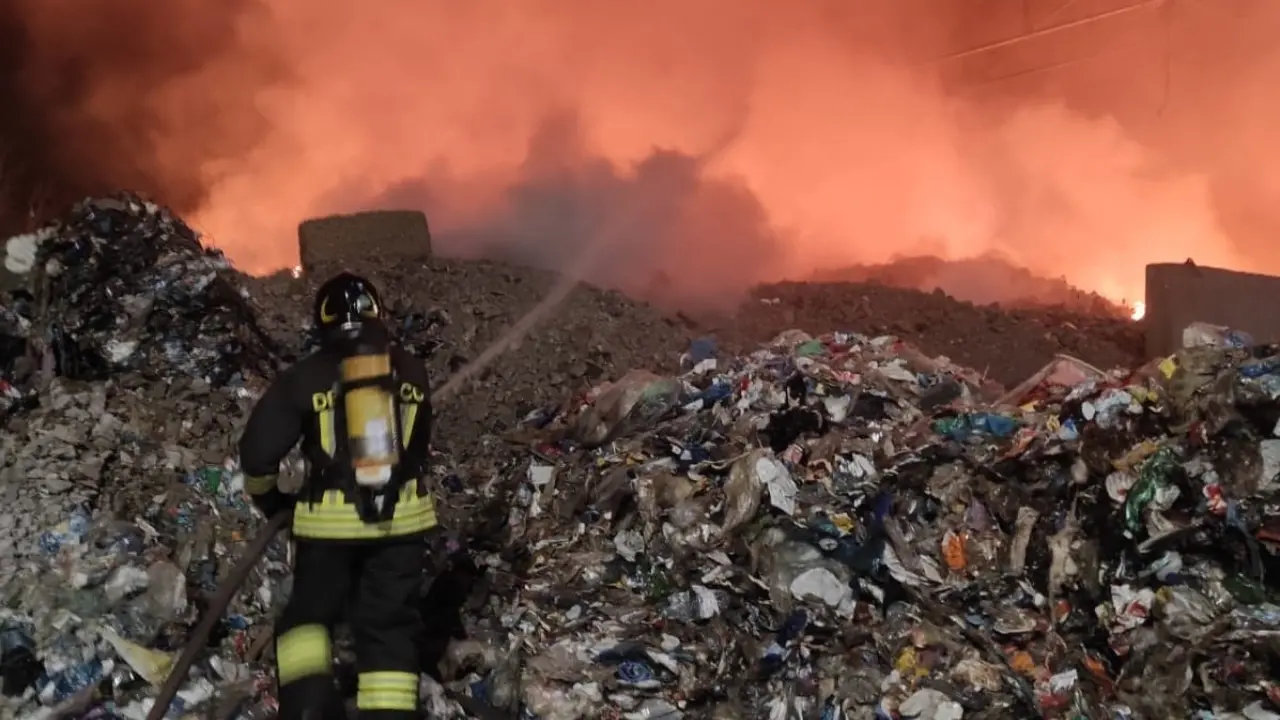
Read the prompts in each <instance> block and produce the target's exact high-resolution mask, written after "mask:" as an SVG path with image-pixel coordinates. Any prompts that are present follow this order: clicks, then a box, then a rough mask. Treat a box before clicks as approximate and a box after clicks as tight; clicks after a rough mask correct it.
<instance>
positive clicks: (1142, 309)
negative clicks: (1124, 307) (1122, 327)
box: [1129, 302, 1147, 321]
mask: <svg viewBox="0 0 1280 720" xmlns="http://www.w3.org/2000/svg"><path fill="white" fill-rule="evenodd" d="M1146 315H1147V304H1146V303H1143V302H1136V303H1134V304H1133V311H1132V312H1130V313H1129V317H1130V318H1132V319H1133V320H1134V321H1138V320H1141V319H1142V318H1144V317H1146Z"/></svg>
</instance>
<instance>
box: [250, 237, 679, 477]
mask: <svg viewBox="0 0 1280 720" xmlns="http://www.w3.org/2000/svg"><path fill="white" fill-rule="evenodd" d="M342 269H346V270H351V271H354V272H357V273H359V274H361V275H363V276H365V277H368V278H369V279H370V280H372V281H373V283H374V284H375V285H376V286H377V287H378V289H379V290H380V291H381V292H382V294H383V296H384V301H385V302H386V303H387V305H388V307H390V308H391V310H392V315H393V317H394V319H393V321H392V324H393V325H394V326H395V327H396V328H397V329H398V330H399V331H400V332H401V335H402V337H404V338H405V342H406V344H407V345H409V346H411V347H412V348H417V349H419V350H421V351H423V353H422V354H425V355H426V356H427V361H428V365H429V367H430V369H431V372H432V375H433V377H434V379H435V381H436V383H437V385H439V384H443V383H444V382H445V381H446V380H447V379H448V378H450V377H451V376H453V375H454V374H456V373H457V372H459V371H460V370H462V369H463V368H465V367H466V366H467V365H468V364H470V363H471V362H473V361H475V360H477V359H479V358H480V356H481V354H482V353H483V352H484V351H485V350H486V349H488V348H491V347H492V346H493V345H494V343H496V342H498V341H499V340H500V339H501V338H503V337H504V336H506V335H507V334H508V331H509V330H510V329H511V328H512V327H514V326H516V325H517V324H518V323H519V321H520V320H521V319H522V318H524V317H525V316H526V315H528V314H529V313H531V312H533V311H534V310H535V309H537V308H538V307H539V305H540V304H541V303H542V302H543V301H544V299H546V298H547V297H548V296H549V295H550V294H551V293H552V291H553V290H555V289H556V288H557V287H560V286H562V284H563V283H564V282H565V281H564V279H563V278H562V276H558V275H556V274H554V273H551V272H546V271H540V270H534V269H528V268H520V267H515V266H510V265H505V264H502V263H496V262H488V261H460V260H451V259H447V258H430V259H426V260H420V261H416V262H415V261H409V260H405V259H403V258H399V259H396V260H395V261H394V262H386V263H382V262H377V261H370V260H368V259H365V260H362V261H354V262H349V263H346V264H344V265H342V266H341V267H339V266H325V265H320V266H318V267H315V268H313V269H312V270H311V271H309V272H308V273H307V274H306V275H304V276H302V277H299V278H294V277H292V276H291V274H289V273H279V274H276V275H273V276H271V277H268V278H256V279H252V280H250V281H249V282H250V287H251V288H252V295H253V297H254V298H255V299H257V300H258V301H259V304H260V306H261V308H262V313H261V317H262V322H263V324H264V327H267V328H269V329H270V330H271V332H272V333H273V334H276V336H277V337H278V339H279V340H280V341H281V342H282V343H289V344H291V346H292V347H293V348H294V350H295V351H296V352H300V351H301V350H302V345H300V344H299V343H300V338H299V334H298V328H300V327H305V326H306V325H307V324H309V323H310V319H309V313H310V303H311V298H312V296H313V293H314V291H315V290H316V289H317V287H318V286H319V284H320V283H322V282H324V280H325V279H327V278H328V277H330V276H331V275H332V274H333V273H334V272H337V271H338V270H342ZM695 335H696V333H695V332H694V331H693V330H692V329H691V328H690V327H689V326H688V325H686V324H684V323H682V322H681V321H679V320H676V319H673V318H671V317H670V316H667V315H664V314H663V313H661V312H660V311H658V310H657V309H655V308H653V307H651V306H649V305H647V304H645V303H642V302H637V301H634V300H631V299H630V298H627V297H626V296H624V295H622V294H620V293H618V292H614V291H609V290H602V289H599V288H595V287H592V286H589V285H586V284H577V285H575V286H574V287H573V289H572V290H570V291H569V293H568V295H567V296H566V297H565V298H564V300H563V301H562V302H560V303H558V304H556V305H555V306H554V307H550V308H548V312H546V313H545V314H544V315H542V316H540V320H539V322H537V324H536V325H534V326H533V327H532V329H531V330H530V331H528V332H526V333H517V334H515V335H514V336H513V337H512V340H513V341H512V342H511V343H510V344H509V345H508V346H506V347H507V349H506V350H505V351H504V352H503V353H502V354H501V355H499V356H498V357H496V359H494V360H493V361H492V362H491V363H490V364H488V365H487V366H486V367H485V369H484V370H483V371H482V372H480V373H479V374H478V375H476V376H475V377H473V378H472V379H471V380H469V381H468V382H467V383H465V384H463V385H462V386H461V387H460V389H459V392H458V393H457V394H456V395H453V396H451V397H450V398H449V399H448V400H447V402H444V403H442V404H441V405H440V407H439V408H437V412H438V422H437V423H436V425H435V427H436V428H437V429H436V435H435V438H434V443H435V445H436V446H437V447H438V448H440V449H442V450H445V451H448V452H456V453H466V454H470V453H477V454H483V453H485V452H489V451H490V450H491V448H492V447H493V445H494V444H495V443H497V444H499V445H500V444H501V443H502V440H503V436H504V435H505V434H507V433H508V432H509V431H511V430H514V429H515V428H516V427H517V426H518V424H519V421H520V420H521V419H522V418H524V417H525V416H526V415H528V414H529V413H530V412H533V411H535V410H538V409H540V408H542V407H544V406H545V405H547V404H548V403H559V402H562V401H563V400H564V398H565V396H566V394H569V393H572V392H574V391H575V390H581V391H585V390H587V389H589V388H590V387H591V386H593V385H595V384H596V383H598V382H600V381H601V380H612V379H617V378H619V377H621V376H622V375H623V374H625V373H626V372H627V371H629V370H631V369H632V368H638V367H639V368H650V369H654V370H659V371H662V370H673V369H675V367H676V365H677V361H678V358H679V356H680V353H681V352H682V351H683V350H684V349H685V348H686V347H687V345H688V343H689V341H690V339H692V338H693V337H694V336H695Z"/></svg>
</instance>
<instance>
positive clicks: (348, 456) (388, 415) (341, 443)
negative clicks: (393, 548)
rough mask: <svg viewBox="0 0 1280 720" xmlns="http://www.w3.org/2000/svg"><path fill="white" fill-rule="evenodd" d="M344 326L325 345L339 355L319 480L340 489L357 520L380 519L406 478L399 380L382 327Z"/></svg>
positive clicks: (391, 508) (388, 514) (387, 517)
mask: <svg viewBox="0 0 1280 720" xmlns="http://www.w3.org/2000/svg"><path fill="white" fill-rule="evenodd" d="M348 330H349V331H350V334H348V335H344V336H342V337H339V338H338V339H336V340H335V341H333V342H332V343H331V344H330V347H331V348H332V349H333V350H334V351H336V352H337V353H338V355H339V357H340V358H341V359H340V361H339V379H338V382H337V383H336V385H335V386H334V389H333V390H334V393H333V399H334V400H333V414H334V423H333V425H334V453H333V456H332V458H331V460H330V462H329V463H328V465H327V467H325V468H323V469H322V470H321V472H322V474H324V475H325V478H326V480H327V481H328V482H325V483H323V484H324V485H325V486H326V487H330V488H333V487H337V488H339V489H341V490H342V491H343V492H344V494H345V495H347V496H348V497H349V498H350V499H351V500H352V502H353V503H354V505H355V507H356V512H357V513H358V514H359V516H360V519H361V520H363V521H365V522H366V523H377V522H385V521H387V520H390V519H391V518H392V516H393V515H394V513H395V506H396V502H397V501H398V499H399V497H400V492H401V490H402V489H403V488H404V485H405V481H406V479H407V477H408V473H406V472H404V471H405V470H407V469H408V468H405V467H404V444H403V437H404V428H403V427H402V424H401V417H402V414H401V400H400V396H399V392H398V389H399V386H400V383H399V380H398V378H397V376H396V372H395V368H394V366H393V363H392V362H391V340H390V337H389V336H388V335H387V333H386V332H385V331H384V330H383V328H381V326H380V325H379V324H362V325H361V326H359V327H357V328H349V329H348ZM313 501H314V498H313Z"/></svg>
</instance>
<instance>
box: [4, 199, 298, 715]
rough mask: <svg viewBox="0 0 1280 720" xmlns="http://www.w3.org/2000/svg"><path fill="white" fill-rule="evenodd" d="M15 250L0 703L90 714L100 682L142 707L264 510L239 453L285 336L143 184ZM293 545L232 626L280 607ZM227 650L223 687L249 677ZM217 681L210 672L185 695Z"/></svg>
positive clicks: (11, 252)
mask: <svg viewBox="0 0 1280 720" xmlns="http://www.w3.org/2000/svg"><path fill="white" fill-rule="evenodd" d="M6 254H7V256H6V269H7V270H8V271H9V272H10V279H15V278H16V279H17V280H18V283H17V285H18V287H16V289H14V290H12V291H11V293H10V295H9V298H8V299H7V300H6V302H5V304H4V307H3V312H2V313H0V333H2V334H3V337H4V339H5V340H4V350H5V354H4V356H3V368H4V376H3V388H4V397H5V401H6V407H5V411H6V412H5V416H4V420H5V427H4V430H5V431H4V435H3V437H2V438H0V456H2V461H0V465H2V466H3V469H2V470H0V507H3V511H2V512H0V553H2V555H3V561H0V597H2V598H3V607H4V608H5V610H3V611H0V681H2V685H3V688H2V689H3V693H4V697H3V698H0V716H4V717H61V716H71V717H78V716H80V715H81V714H83V712H84V711H86V709H87V708H90V707H93V706H96V705H100V703H101V701H102V700H104V699H106V700H108V701H111V702H114V703H115V704H116V706H118V708H120V710H119V712H120V713H122V714H123V716H124V717H135V716H139V715H140V713H141V712H142V708H141V707H140V706H138V705H137V703H135V702H133V699H135V698H136V697H139V696H145V695H148V694H149V693H151V692H154V688H152V687H151V683H154V682H158V681H157V679H156V678H159V679H160V680H163V673H164V667H165V666H166V665H165V664H166V663H167V662H168V661H169V657H168V655H165V654H164V653H165V652H167V651H171V650H174V649H176V648H177V647H178V646H179V645H180V643H181V642H183V641H184V640H185V633H186V630H187V629H188V628H189V627H190V625H191V624H192V623H193V622H195V620H196V619H197V617H198V615H199V612H200V608H201V606H202V604H203V603H204V602H205V601H206V600H207V598H208V596H209V595H210V594H211V593H212V591H213V589H214V586H215V584H216V581H217V579H218V578H219V577H220V576H221V575H222V574H225V572H226V571H227V570H229V569H230V567H229V563H230V562H232V561H234V560H235V548H236V547H237V546H238V545H239V544H241V543H242V542H243V541H244V539H245V538H246V536H247V535H249V534H250V533H252V532H253V530H254V528H256V527H257V526H258V525H259V523H260V519H259V518H256V517H254V514H253V512H252V511H251V510H250V508H249V505H248V504H247V503H246V502H245V498H244V496H243V493H242V492H240V491H239V486H238V485H237V483H239V482H240V479H239V476H238V474H237V473H236V472H235V468H234V464H233V463H232V462H231V461H230V460H229V458H231V457H232V455H233V449H232V444H233V442H234V438H235V430H236V426H237V425H238V424H239V423H240V422H241V421H242V418H243V417H244V415H245V413H246V412H247V411H248V408H249V406H250V403H251V402H252V400H253V398H254V396H255V394H256V392H257V391H258V390H260V389H261V387H262V385H263V382H264V381H265V379H266V378H267V377H269V376H270V374H271V372H272V370H273V368H274V367H275V366H276V364H277V363H278V362H279V358H278V354H279V349H278V348H277V347H276V346H275V345H274V342H273V341H272V340H271V339H270V338H269V337H267V336H266V335H265V334H263V333H262V332H261V331H260V330H259V328H258V326H257V324H256V319H255V314H254V313H253V311H252V309H251V308H250V307H249V306H248V305H246V303H245V298H244V295H243V292H242V291H241V290H240V285H239V277H238V275H237V274H236V273H235V272H234V271H232V270H231V269H230V268H229V267H228V266H227V263H226V262H225V260H223V258H222V257H221V255H220V254H219V253H217V252H216V251H211V250H207V249H205V248H203V247H202V246H201V245H200V243H199V242H198V240H197V239H196V236H195V234H194V233H193V232H192V231H191V230H190V229H189V228H188V227H186V226H185V225H184V224H183V223H182V222H181V221H179V220H177V219H175V218H173V217H171V216H170V215H169V214H168V213H167V212H166V211H165V210H163V209H161V208H158V207H156V206H154V205H151V204H148V203H145V202H143V201H141V200H139V199H137V198H133V197H122V198H119V199H104V200H95V201H90V202H86V203H83V204H82V205H80V206H79V207H77V208H75V210H74V211H73V212H72V213H70V214H69V215H68V216H67V217H66V218H65V219H64V220H63V221H62V222H61V223H59V224H58V225H56V226H53V227H50V228H46V229H44V230H42V231H40V232H39V233H35V234H32V235H27V236H20V237H18V238H13V239H10V240H9V241H8V243H7V244H6ZM281 552H282V549H281V548H280V547H276V548H273V553H274V555H273V557H272V559H270V560H268V561H267V562H265V563H263V564H262V565H260V567H259V569H258V572H257V574H256V575H255V577H254V579H253V580H252V581H251V582H250V583H249V586H248V587H246V589H245V591H244V592H243V593H242V594H241V596H240V597H239V598H238V599H237V601H236V602H235V603H234V609H233V614H231V615H229V616H228V617H227V618H226V619H225V620H224V623H223V625H224V627H223V632H222V636H223V637H220V638H218V639H219V640H222V639H223V638H225V639H226V642H227V643H230V644H233V645H234V644H238V645H240V646H245V644H246V643H247V642H248V639H247V638H248V637H249V633H250V632H251V630H252V629H253V628H254V627H257V631H258V633H259V634H261V630H262V629H265V628H266V627H267V625H266V623H267V622H269V620H270V617H271V615H270V613H271V612H272V610H273V609H274V607H275V601H276V599H277V596H276V594H275V589H276V587H277V585H278V584H279V582H280V578H282V577H283V576H284V575H285V571H286V569H287V566H285V565H283V564H282V562H281V561H282V560H283V557H282V556H281V555H280V553H281ZM213 663H214V666H215V667H220V668H222V673H221V674H220V675H216V676H213V675H211V676H210V677H216V678H217V679H218V680H219V681H220V684H221V685H222V686H223V687H222V689H223V691H224V692H222V693H221V694H220V697H222V698H226V697H230V696H229V695H227V694H226V692H225V690H226V687H225V686H226V685H227V683H228V682H231V681H234V682H235V683H236V688H237V691H238V692H243V691H244V684H245V683H246V682H248V683H249V685H250V686H251V685H252V675H251V674H250V673H249V672H248V670H247V669H245V668H246V667H247V666H239V665H234V664H231V665H218V664H217V659H216V658H215V659H214V660H213ZM208 667H209V666H208V665H206V668H208ZM236 673H242V674H241V675H237V674H236ZM213 688H214V686H213V684H212V683H211V681H209V680H207V679H204V680H198V681H197V682H195V683H194V684H193V685H191V686H190V687H188V688H187V689H186V690H185V691H184V699H183V700H181V701H179V702H178V704H179V705H181V704H183V703H192V702H197V701H199V700H201V699H204V698H208V697H212V696H213ZM249 694H252V693H251V692H249ZM108 716H109V715H108Z"/></svg>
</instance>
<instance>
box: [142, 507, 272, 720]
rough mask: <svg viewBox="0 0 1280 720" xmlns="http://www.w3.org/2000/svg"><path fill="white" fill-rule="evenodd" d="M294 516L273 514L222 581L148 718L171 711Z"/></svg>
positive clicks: (155, 718) (160, 717)
mask: <svg viewBox="0 0 1280 720" xmlns="http://www.w3.org/2000/svg"><path fill="white" fill-rule="evenodd" d="M291 519H293V511H292V510H285V511H283V512H278V513H276V514H275V515H273V516H271V519H270V520H268V521H267V524H266V525H265V526H263V528H262V530H261V531H260V532H259V533H258V535H257V536H256V537H254V538H253V542H251V543H249V545H248V547H246V548H245V550H244V555H243V556H242V557H241V558H240V562H239V563H237V564H236V566H235V567H234V568H232V569H231V573H230V574H229V575H227V579H226V580H223V581H222V586H221V587H219V588H218V592H217V594H216V595H214V596H213V599H212V600H210V601H209V607H208V608H206V609H205V611H204V617H202V618H200V623H199V624H198V625H196V629H195V630H194V631H192V633H191V639H190V640H188V641H187V646H186V647H184V648H183V649H182V654H181V655H179V656H178V659H177V660H175V661H174V663H173V667H171V668H170V669H169V677H167V678H165V681H164V685H162V686H160V692H159V693H158V694H157V695H156V703H155V705H152V706H151V712H149V713H147V720H163V718H164V716H165V714H166V713H168V712H169V704H170V703H172V702H173V699H174V698H175V697H177V695H178V689H179V688H181V687H182V682H183V680H186V678H187V672H188V671H189V670H191V666H192V665H193V664H194V663H195V661H196V656H198V655H199V654H200V651H201V650H203V649H204V646H205V643H206V642H208V640H209V633H211V632H213V626H214V625H217V624H218V621H219V620H221V619H222V615H223V613H225V612H226V611H227V607H228V606H229V605H231V599H232V598H234V597H235V596H236V592H237V591H238V590H240V586H241V585H244V581H245V580H246V579H248V577H249V571H250V570H252V569H253V566H254V565H257V564H258V560H260V559H261V558H262V555H263V554H264V553H265V552H266V551H267V545H269V544H270V543H271V540H272V538H274V537H275V536H276V534H277V533H279V532H280V530H281V529H283V528H284V526H285V525H287V524H289V521H290V520H291Z"/></svg>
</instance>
